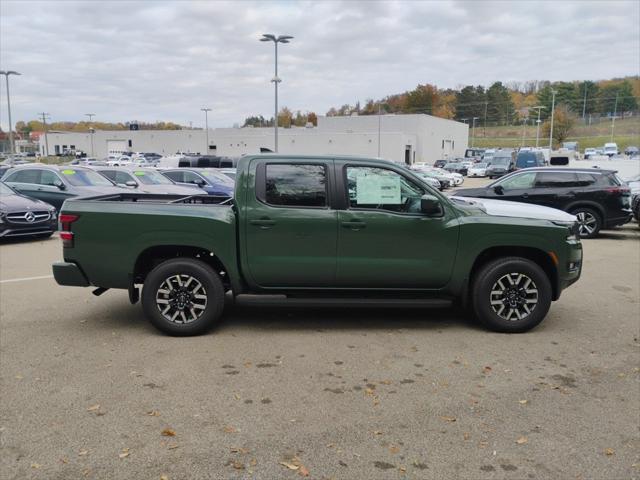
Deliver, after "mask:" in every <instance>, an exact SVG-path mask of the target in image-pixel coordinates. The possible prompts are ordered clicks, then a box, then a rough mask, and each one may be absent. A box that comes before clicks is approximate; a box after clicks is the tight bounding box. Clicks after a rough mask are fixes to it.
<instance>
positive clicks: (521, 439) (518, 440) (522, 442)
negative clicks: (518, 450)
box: [516, 437, 529, 445]
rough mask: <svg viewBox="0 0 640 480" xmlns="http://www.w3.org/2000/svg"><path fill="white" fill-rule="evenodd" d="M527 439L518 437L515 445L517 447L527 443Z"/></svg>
mask: <svg viewBox="0 0 640 480" xmlns="http://www.w3.org/2000/svg"><path fill="white" fill-rule="evenodd" d="M528 442H529V439H528V438H527V437H520V438H519V439H517V440H516V443H517V444H518V445H524V444H525V443H528Z"/></svg>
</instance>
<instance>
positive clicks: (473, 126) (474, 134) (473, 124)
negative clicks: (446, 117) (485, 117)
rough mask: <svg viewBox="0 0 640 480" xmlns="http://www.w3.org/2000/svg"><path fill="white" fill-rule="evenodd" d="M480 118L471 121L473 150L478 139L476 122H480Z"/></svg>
mask: <svg viewBox="0 0 640 480" xmlns="http://www.w3.org/2000/svg"><path fill="white" fill-rule="evenodd" d="M479 118H480V117H473V118H472V119H471V148H473V144H474V143H475V139H476V120H478V119H479Z"/></svg>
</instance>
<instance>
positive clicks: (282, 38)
mask: <svg viewBox="0 0 640 480" xmlns="http://www.w3.org/2000/svg"><path fill="white" fill-rule="evenodd" d="M292 38H293V37H292V36H291V35H279V36H277V37H276V36H275V35H273V34H272V33H264V34H262V38H261V39H260V41H261V42H273V43H274V45H275V76H274V77H273V78H272V79H271V81H272V82H273V84H274V87H275V110H274V116H273V131H274V144H275V145H274V146H275V148H274V151H275V152H276V153H277V152H278V83H280V82H281V81H282V80H281V79H280V78H278V43H289V40H291V39H292Z"/></svg>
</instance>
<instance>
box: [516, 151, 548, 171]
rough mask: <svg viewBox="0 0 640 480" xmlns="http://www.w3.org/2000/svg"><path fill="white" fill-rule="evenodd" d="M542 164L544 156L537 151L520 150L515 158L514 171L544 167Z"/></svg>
mask: <svg viewBox="0 0 640 480" xmlns="http://www.w3.org/2000/svg"><path fill="white" fill-rule="evenodd" d="M544 164H545V161H544V155H543V154H542V152H540V151H538V150H528V151H522V150H520V151H519V152H518V155H517V156H516V170H518V169H520V168H531V167H544Z"/></svg>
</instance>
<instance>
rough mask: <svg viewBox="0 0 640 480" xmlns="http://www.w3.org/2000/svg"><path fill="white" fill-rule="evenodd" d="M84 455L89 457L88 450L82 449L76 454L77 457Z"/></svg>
mask: <svg viewBox="0 0 640 480" xmlns="http://www.w3.org/2000/svg"><path fill="white" fill-rule="evenodd" d="M85 455H89V450H86V449H84V448H83V449H82V450H80V451H79V452H78V456H80V457H84V456H85Z"/></svg>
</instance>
